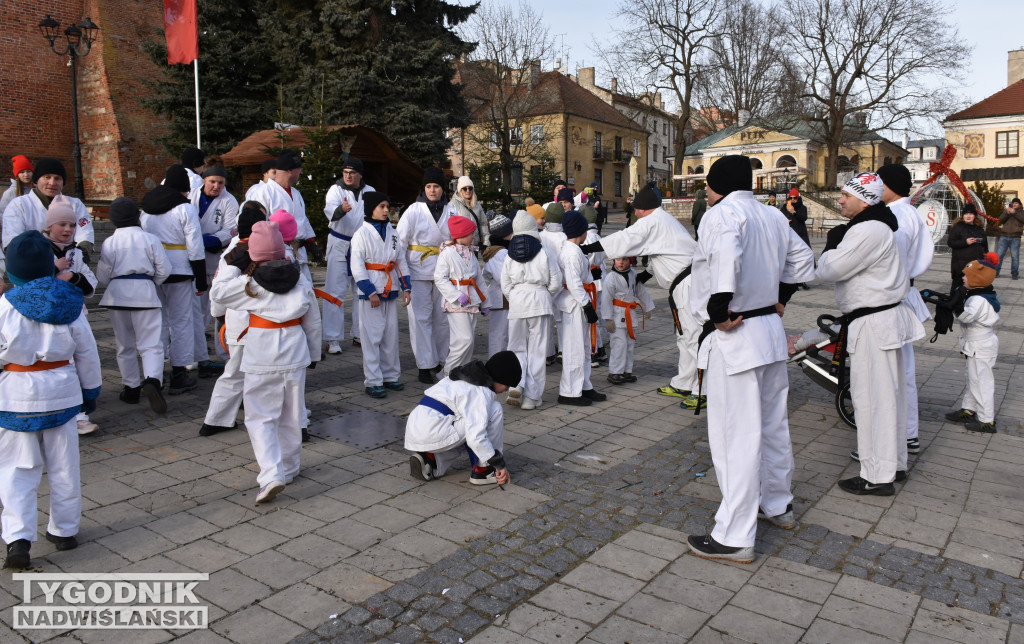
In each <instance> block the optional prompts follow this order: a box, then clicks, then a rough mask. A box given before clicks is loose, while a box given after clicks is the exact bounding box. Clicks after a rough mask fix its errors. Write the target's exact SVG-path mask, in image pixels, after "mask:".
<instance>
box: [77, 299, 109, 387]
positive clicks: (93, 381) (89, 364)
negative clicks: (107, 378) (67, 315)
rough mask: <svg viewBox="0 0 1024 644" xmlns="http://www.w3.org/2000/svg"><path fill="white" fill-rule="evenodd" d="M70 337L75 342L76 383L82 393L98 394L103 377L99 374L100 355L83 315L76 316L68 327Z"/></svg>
mask: <svg viewBox="0 0 1024 644" xmlns="http://www.w3.org/2000/svg"><path fill="white" fill-rule="evenodd" d="M70 329H71V337H72V338H73V339H74V341H75V371H77V372H78V381H79V383H80V384H81V386H82V390H83V391H88V390H97V391H96V394H97V395H98V394H99V391H98V390H99V388H100V385H101V384H103V375H102V373H101V372H100V354H99V351H98V350H97V349H96V338H95V337H94V336H93V334H92V327H90V326H89V319H88V318H86V317H85V314H84V313H83V314H82V315H79V316H78V319H76V320H75V321H74V322H72V323H71V325H70Z"/></svg>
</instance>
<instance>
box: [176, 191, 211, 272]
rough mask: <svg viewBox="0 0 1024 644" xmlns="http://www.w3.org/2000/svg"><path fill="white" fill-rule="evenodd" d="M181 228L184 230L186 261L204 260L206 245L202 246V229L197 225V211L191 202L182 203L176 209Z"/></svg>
mask: <svg viewBox="0 0 1024 644" xmlns="http://www.w3.org/2000/svg"><path fill="white" fill-rule="evenodd" d="M178 218H179V221H181V228H182V230H183V231H184V232H185V248H186V250H187V251H188V261H190V262H197V261H200V260H202V261H206V247H205V246H203V231H202V229H201V228H200V226H199V213H198V212H197V211H196V209H195V206H193V205H192V204H182V206H180V207H179V209H178Z"/></svg>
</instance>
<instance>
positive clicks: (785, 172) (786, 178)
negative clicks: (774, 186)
mask: <svg viewBox="0 0 1024 644" xmlns="http://www.w3.org/2000/svg"><path fill="white" fill-rule="evenodd" d="M782 180H783V181H784V182H785V186H786V187H785V191H786V194H789V168H783V169H782Z"/></svg>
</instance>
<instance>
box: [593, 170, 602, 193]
mask: <svg viewBox="0 0 1024 644" xmlns="http://www.w3.org/2000/svg"><path fill="white" fill-rule="evenodd" d="M594 183H596V184H597V191H598V192H601V188H602V187H603V186H604V171H603V170H601V169H600V168H595V169H594Z"/></svg>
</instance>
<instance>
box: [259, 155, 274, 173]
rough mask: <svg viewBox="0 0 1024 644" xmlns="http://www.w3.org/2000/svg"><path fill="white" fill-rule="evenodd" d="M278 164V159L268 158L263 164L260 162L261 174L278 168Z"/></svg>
mask: <svg viewBox="0 0 1024 644" xmlns="http://www.w3.org/2000/svg"><path fill="white" fill-rule="evenodd" d="M276 165H277V159H267V160H266V161H264V162H263V163H262V164H260V176H263V175H265V174H266V173H267V172H269V171H270V170H274V169H276V168H275V166H276Z"/></svg>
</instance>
